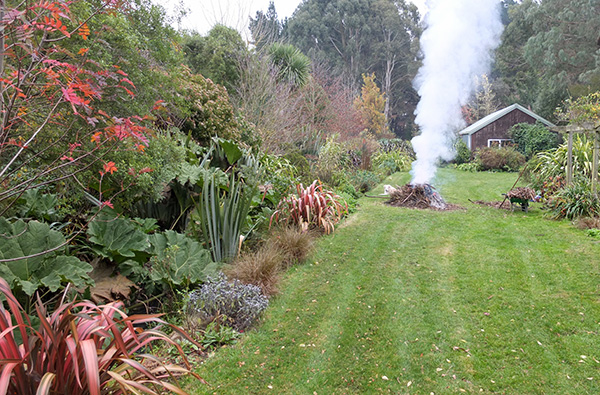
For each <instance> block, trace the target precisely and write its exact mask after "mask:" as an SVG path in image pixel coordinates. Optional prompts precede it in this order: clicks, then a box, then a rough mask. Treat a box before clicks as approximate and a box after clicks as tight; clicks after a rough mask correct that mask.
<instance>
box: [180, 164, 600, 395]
mask: <svg viewBox="0 0 600 395" xmlns="http://www.w3.org/2000/svg"><path fill="white" fill-rule="evenodd" d="M516 177H517V175H516V174H514V173H513V174H502V173H466V172H460V171H455V170H448V169H442V170H440V172H439V174H438V179H437V180H436V182H435V185H436V186H437V187H438V190H439V191H440V192H441V193H442V195H443V196H444V197H445V198H446V200H447V201H449V202H452V203H456V204H459V205H461V206H463V207H465V209H466V210H463V211H453V212H435V211H419V210H410V209H404V208H395V207H388V206H386V205H384V204H383V200H381V199H369V198H363V199H362V200H361V201H360V203H361V208H360V209H359V211H358V212H357V213H356V214H354V215H352V216H351V217H350V218H348V219H347V220H346V221H345V222H344V223H343V224H342V225H341V226H340V227H339V228H338V229H337V230H336V232H335V233H334V234H333V235H330V236H326V237H323V238H321V239H320V240H319V242H318V249H317V251H316V253H315V254H314V255H313V257H312V258H311V259H310V260H309V262H308V263H307V264H305V265H303V266H298V267H295V268H292V269H291V270H289V272H288V273H286V275H285V276H284V279H283V282H282V284H281V290H282V294H281V295H280V296H278V297H275V298H274V299H272V301H271V304H270V307H269V308H268V310H267V312H266V314H265V317H264V320H263V322H262V323H261V325H260V326H259V327H258V328H257V329H255V330H252V331H250V332H249V333H247V334H246V336H244V338H243V339H242V340H241V341H240V342H239V343H238V344H236V345H234V346H230V347H225V348H222V349H220V350H218V351H217V352H216V353H215V354H214V355H213V356H211V357H210V358H209V359H208V360H207V361H206V362H205V363H204V364H203V365H202V366H201V367H199V370H198V373H199V374H200V375H201V376H202V377H203V378H204V379H206V380H207V381H208V382H209V383H210V386H204V385H201V384H198V383H197V382H191V381H190V382H189V386H188V390H189V391H190V392H191V393H197V394H203V393H217V394H269V393H273V394H368V393H400V394H427V395H429V394H431V393H434V394H456V393H478V394H479V393H483V394H597V393H600V339H599V336H598V331H599V330H600V303H599V301H600V291H599V284H600V276H599V268H598V262H599V260H600V258H599V253H600V244H598V242H597V241H595V240H594V239H592V238H590V237H588V236H586V232H584V231H581V230H578V229H576V228H575V227H573V226H572V225H571V224H569V223H568V222H555V221H550V220H547V219H544V218H543V211H542V210H540V206H539V205H537V204H534V205H533V208H532V210H531V211H530V212H529V213H527V214H525V213H522V212H517V211H515V212H514V213H511V212H509V211H502V210H496V209H493V208H488V207H480V206H477V205H474V204H472V203H470V202H469V201H468V199H472V200H487V201H490V200H500V199H501V198H502V196H501V195H500V194H501V193H502V192H506V191H508V190H509V189H510V187H511V185H512V184H513V182H514V181H515V180H516ZM407 180H408V175H406V174H401V175H395V176H394V177H392V178H391V179H388V180H386V181H385V183H388V184H402V183H404V182H406V181H407ZM381 192H382V187H379V188H378V189H376V190H375V191H374V192H372V193H374V194H376V193H381Z"/></svg>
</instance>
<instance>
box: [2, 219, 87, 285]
mask: <svg viewBox="0 0 600 395" xmlns="http://www.w3.org/2000/svg"><path fill="white" fill-rule="evenodd" d="M63 244H65V237H64V236H63V235H62V233H60V232H58V231H55V230H52V229H50V226H48V225H47V224H44V223H41V222H37V221H30V222H24V221H23V220H18V221H16V222H14V223H11V222H9V221H8V220H6V219H5V218H0V259H7V260H8V259H15V258H22V259H18V260H14V261H9V262H2V263H0V274H1V275H2V277H3V278H5V279H6V280H7V281H9V282H10V284H11V287H13V288H14V287H20V288H21V289H22V290H23V292H25V293H26V294H27V295H33V294H34V293H35V291H36V290H37V289H38V288H40V287H42V286H46V287H48V288H49V289H50V290H51V291H56V290H58V289H59V288H61V287H62V285H63V284H64V283H66V282H70V283H73V284H74V285H76V286H83V285H87V284H91V283H93V281H92V280H91V278H90V277H89V276H88V274H87V273H89V272H90V271H91V270H92V267H91V266H90V265H89V264H88V263H86V262H82V261H80V260H79V259H77V258H76V257H73V256H65V255H63V254H64V251H65V247H64V246H63Z"/></svg>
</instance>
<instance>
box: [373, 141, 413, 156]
mask: <svg viewBox="0 0 600 395" xmlns="http://www.w3.org/2000/svg"><path fill="white" fill-rule="evenodd" d="M379 151H382V152H392V151H401V152H404V153H405V154H407V155H408V156H410V157H414V156H415V152H414V151H413V148H412V145H411V143H410V141H408V140H402V139H381V140H379Z"/></svg>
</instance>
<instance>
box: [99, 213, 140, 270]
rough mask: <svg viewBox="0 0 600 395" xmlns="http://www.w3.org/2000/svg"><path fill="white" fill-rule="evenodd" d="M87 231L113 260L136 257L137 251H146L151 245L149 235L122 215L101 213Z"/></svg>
mask: <svg viewBox="0 0 600 395" xmlns="http://www.w3.org/2000/svg"><path fill="white" fill-rule="evenodd" d="M87 233H88V235H90V241H91V242H93V243H96V244H98V245H99V246H101V247H102V248H101V249H100V250H98V251H99V252H100V253H101V254H102V255H103V256H104V257H107V258H110V259H113V260H119V258H120V257H129V258H132V257H135V252H136V251H146V250H147V249H148V248H149V247H150V244H149V243H148V235H146V234H145V233H144V232H142V231H141V230H139V229H138V228H137V227H136V226H134V225H133V224H132V223H131V221H130V220H128V219H125V218H122V217H117V218H114V217H111V216H110V215H100V216H98V217H97V218H96V219H95V220H94V221H92V222H91V223H90V226H89V227H88V231H87Z"/></svg>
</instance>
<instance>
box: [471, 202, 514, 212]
mask: <svg viewBox="0 0 600 395" xmlns="http://www.w3.org/2000/svg"><path fill="white" fill-rule="evenodd" d="M469 201H470V202H471V203H473V204H479V205H480V206H487V207H493V208H498V209H502V210H510V201H508V200H506V201H505V202H484V201H483V200H475V201H473V200H469Z"/></svg>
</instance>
